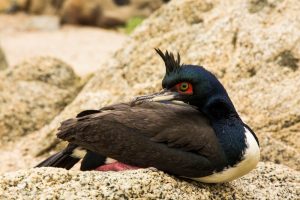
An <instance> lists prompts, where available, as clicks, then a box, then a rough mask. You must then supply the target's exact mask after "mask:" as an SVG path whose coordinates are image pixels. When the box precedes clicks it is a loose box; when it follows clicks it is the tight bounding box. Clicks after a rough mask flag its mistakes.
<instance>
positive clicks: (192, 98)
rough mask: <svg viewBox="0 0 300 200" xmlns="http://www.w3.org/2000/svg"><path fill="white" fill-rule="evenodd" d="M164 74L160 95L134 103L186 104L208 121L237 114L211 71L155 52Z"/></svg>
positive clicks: (153, 95) (143, 97)
mask: <svg viewBox="0 0 300 200" xmlns="http://www.w3.org/2000/svg"><path fill="white" fill-rule="evenodd" d="M155 50H156V52H157V53H158V54H159V55H160V57H161V58H162V59H163V61H164V63H165V67H166V73H165V76H164V78H163V81H162V87H163V90H162V91H161V92H158V93H155V94H151V95H146V96H141V97H138V98H137V100H150V101H158V102H166V103H167V102H172V103H176V104H183V103H185V104H190V105H192V106H195V107H197V108H198V109H199V110H200V111H201V112H203V113H205V114H207V115H208V117H210V118H215V119H219V118H224V117H225V118H227V117H230V116H235V117H238V114H237V112H236V110H235V108H234V106H233V104H232V102H231V100H230V98H229V96H228V94H227V92H226V90H225V88H224V87H223V85H222V84H221V83H220V82H219V80H218V79H217V78H216V77H215V75H213V74H212V73H211V72H209V71H207V70H206V69H204V68H203V67H201V66H197V65H186V64H181V63H180V55H179V54H177V58H175V56H174V54H172V53H170V52H168V51H166V52H165V53H163V52H162V51H161V50H159V49H155Z"/></svg>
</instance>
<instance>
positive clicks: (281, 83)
mask: <svg viewBox="0 0 300 200" xmlns="http://www.w3.org/2000/svg"><path fill="white" fill-rule="evenodd" d="M299 9H300V2H298V1H297V2H295V1H291V0H283V1H268V2H267V3H265V4H260V3H258V2H256V1H250V0H249V1H248V0H238V1H233V0H232V1H229V2H228V1H214V0H206V1H196V0H186V1H184V0H174V1H171V2H170V3H169V4H168V5H167V6H165V7H163V8H161V9H159V10H158V11H157V12H156V13H155V14H153V15H152V16H151V17H150V18H148V19H147V20H146V21H145V23H143V24H142V26H140V27H139V28H138V29H137V30H136V31H135V32H134V34H133V35H132V37H131V39H129V41H128V42H127V44H126V46H125V47H124V48H123V49H121V50H119V51H118V52H116V53H115V55H114V56H113V58H111V59H110V60H108V61H107V63H106V64H105V66H106V68H107V70H105V71H104V70H101V71H99V73H97V74H96V75H95V76H94V77H93V78H92V79H91V80H90V81H89V83H88V84H87V85H86V86H85V88H84V89H83V90H82V92H81V93H80V94H79V95H78V96H77V98H76V99H75V101H74V102H73V103H72V104H70V105H68V106H67V107H66V108H65V109H64V111H63V112H62V113H61V114H60V115H59V116H57V117H56V118H55V119H54V120H53V121H52V122H51V124H50V125H49V126H47V127H44V128H43V129H42V130H41V131H40V132H38V133H37V134H36V135H35V136H34V135H33V136H31V137H32V138H36V139H37V141H39V142H38V143H39V145H37V146H35V148H34V149H31V152H32V154H35V155H40V154H42V153H44V152H47V151H48V150H49V149H51V148H52V147H53V146H55V145H56V144H57V143H58V140H57V139H56V138H55V134H54V133H55V130H56V128H57V127H58V124H59V122H60V121H62V120H65V119H66V118H68V117H73V116H74V115H75V114H76V113H77V112H79V111H80V110H83V109H89V108H99V107H101V106H104V105H107V104H110V103H115V102H120V101H126V100H130V99H131V98H132V97H133V96H136V95H140V94H145V93H148V92H153V91H158V90H159V89H160V87H161V86H160V85H161V83H160V82H161V78H162V76H163V73H164V67H163V64H162V62H161V60H160V58H159V57H158V56H157V55H155V53H154V50H153V48H156V47H159V48H161V49H163V50H164V49H168V50H171V51H175V52H176V51H179V52H180V53H181V55H182V60H183V62H184V63H192V64H200V65H203V66H205V67H206V68H207V69H208V70H210V71H212V72H214V73H215V74H216V75H217V76H218V77H219V78H220V80H221V82H222V83H223V84H224V85H225V87H226V88H227V90H228V92H229V95H230V96H231V98H232V100H233V102H234V104H235V105H236V107H237V109H238V111H239V112H240V114H241V116H242V118H243V119H244V121H245V122H246V123H248V124H249V125H250V126H251V127H252V128H253V129H254V130H255V132H256V133H257V134H258V136H259V138H260V140H261V144H262V158H263V160H269V161H274V162H276V163H284V164H286V165H288V166H290V167H292V168H294V169H300V168H299V166H300V153H299V151H300V146H299V144H300V143H299V142H297V141H299V138H300V135H299V134H300V132H299V131H298V129H297V127H299V124H300V110H299V109H300V107H299V103H300V95H298V93H299V92H298V91H299V88H300V70H299V69H298V68H299V65H300V63H299V59H300V54H299V53H300V23H299V20H300V13H299ZM175 10H176V12H174V11H175ZM112 87H113V88H114V89H113V90H112ZM35 143H37V142H36V141H35Z"/></svg>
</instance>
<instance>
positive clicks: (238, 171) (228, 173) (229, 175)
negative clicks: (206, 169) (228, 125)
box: [191, 128, 260, 183]
mask: <svg viewBox="0 0 300 200" xmlns="http://www.w3.org/2000/svg"><path fill="white" fill-rule="evenodd" d="M245 130H246V133H245V134H246V144H247V149H246V151H245V153H244V155H243V159H242V161H241V162H240V163H238V164H237V165H235V166H233V167H230V168H227V169H224V170H223V171H222V172H217V173H214V174H212V175H209V176H205V177H201V178H191V179H194V180H196V181H200V182H204V183H222V182H229V181H232V180H234V179H237V178H239V177H241V176H243V175H245V174H247V173H249V172H250V171H251V170H252V169H254V168H255V167H256V165H257V163H258V162H259V159H260V150H259V146H258V144H257V142H256V140H255V138H254V136H253V135H252V133H251V132H250V131H249V130H248V129H247V128H245Z"/></svg>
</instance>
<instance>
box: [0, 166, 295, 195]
mask: <svg viewBox="0 0 300 200" xmlns="http://www.w3.org/2000/svg"><path fill="white" fill-rule="evenodd" d="M299 181H300V173H299V172H297V171H294V170H292V169H289V168H288V167H285V166H282V165H276V164H272V163H265V164H264V163H260V164H259V166H258V168H257V169H255V170H254V171H252V172H251V173H250V174H248V175H246V176H244V177H242V178H240V179H238V180H235V181H233V182H230V183H226V184H214V185H212V184H211V185H209V184H201V183H197V182H194V181H189V180H187V181H185V180H182V179H179V178H175V177H173V176H170V175H168V174H166V173H163V172H161V171H158V170H156V169H154V168H148V169H139V170H132V171H124V172H93V171H91V172H79V171H66V170H63V169H56V168H38V169H30V170H23V171H17V172H12V173H6V174H3V175H0V197H1V199H7V198H10V197H12V196H13V197H15V198H17V199H23V198H26V199H36V198H39V199H65V198H67V199H137V198H141V199H231V198H233V199H297V198H298V197H299V192H300V191H299V186H300V185H299Z"/></svg>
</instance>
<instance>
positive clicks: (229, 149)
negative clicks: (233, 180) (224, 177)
mask: <svg viewBox="0 0 300 200" xmlns="http://www.w3.org/2000/svg"><path fill="white" fill-rule="evenodd" d="M202 112H204V114H206V115H207V117H208V118H209V120H210V122H211V124H212V127H213V129H214V131H215V134H216V136H217V137H218V139H219V142H220V144H221V146H222V148H223V150H224V153H225V155H226V157H227V162H228V165H229V166H233V165H235V164H236V163H237V162H238V161H240V160H241V159H242V156H243V150H244V149H245V148H246V146H247V145H246V136H245V127H244V123H243V121H242V120H241V118H240V117H239V115H238V113H237V112H236V110H235V108H234V106H233V104H232V102H231V101H230V99H229V98H227V97H226V96H221V97H219V96H215V97H212V98H210V99H209V100H208V101H207V103H206V104H205V106H204V107H203V108H202Z"/></svg>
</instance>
